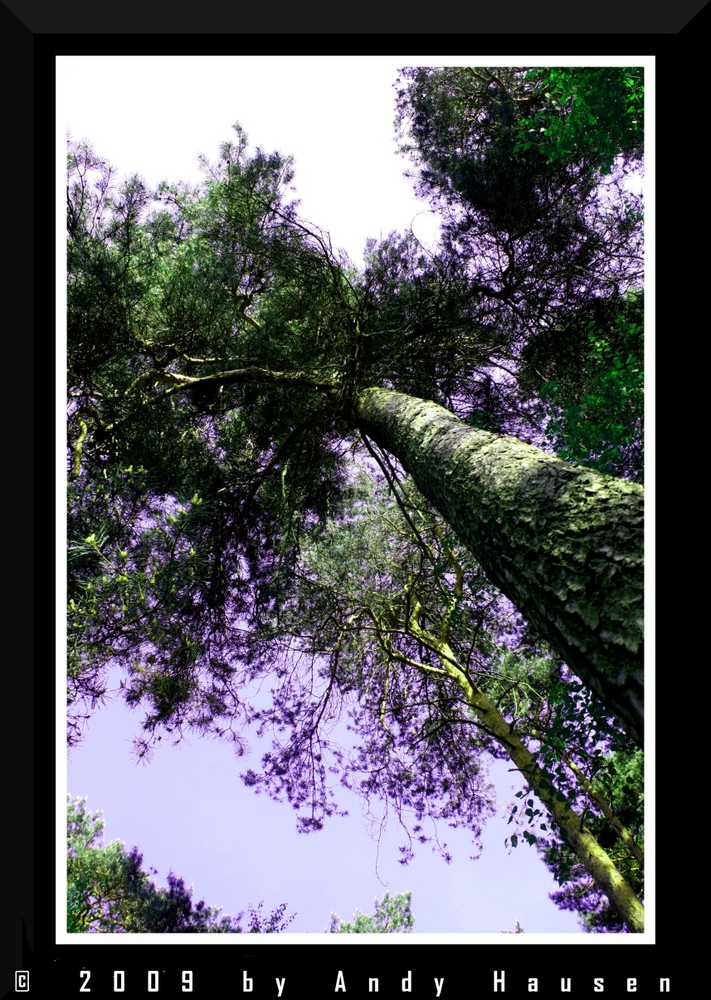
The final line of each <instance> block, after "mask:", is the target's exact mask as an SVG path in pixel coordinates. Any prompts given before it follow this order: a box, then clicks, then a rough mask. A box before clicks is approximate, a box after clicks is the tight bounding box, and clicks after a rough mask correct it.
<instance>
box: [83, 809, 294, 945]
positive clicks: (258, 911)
mask: <svg viewBox="0 0 711 1000" xmlns="http://www.w3.org/2000/svg"><path fill="white" fill-rule="evenodd" d="M67 798H68V801H67V931H68V932H69V933H70V934H78V933H83V934H131V933H133V934H136V933H144V934H204V933H211V934H242V933H245V927H244V926H243V924H242V921H243V920H244V919H245V914H244V913H240V914H238V915H237V916H235V917H230V916H227V915H224V914H223V915H221V910H220V907H216V906H208V905H207V904H206V903H205V901H204V900H202V899H201V900H199V901H198V902H197V903H195V902H193V898H192V895H193V894H192V889H189V888H188V887H187V886H186V885H185V882H184V880H183V879H182V878H179V877H178V876H177V875H175V874H174V873H173V872H168V874H167V879H166V880H167V883H168V884H167V887H165V888H161V887H159V886H156V885H155V883H154V882H153V881H151V876H152V875H156V874H157V872H156V870H155V869H154V868H151V869H150V870H149V871H146V870H145V869H144V868H143V855H142V854H141V853H140V852H139V850H138V848H136V847H133V848H132V849H131V850H130V851H129V850H127V849H126V847H125V845H124V844H123V843H122V842H121V841H119V840H114V841H112V842H111V843H110V844H104V843H103V829H104V820H103V816H102V814H101V813H100V812H90V811H89V810H88V808H87V803H86V799H84V798H71V797H69V796H68V797H67ZM262 906H263V903H259V905H258V906H257V907H254V906H250V907H249V911H248V914H247V918H246V919H247V923H248V925H247V928H246V932H247V933H251V934H270V933H271V934H276V933H278V932H280V931H283V930H284V929H285V928H286V927H287V926H288V925H289V924H290V923H291V921H292V920H293V915H292V916H286V903H281V904H280V905H279V906H277V907H276V908H275V909H274V910H272V912H271V913H270V914H269V915H268V916H267V915H264V914H263V913H262Z"/></svg>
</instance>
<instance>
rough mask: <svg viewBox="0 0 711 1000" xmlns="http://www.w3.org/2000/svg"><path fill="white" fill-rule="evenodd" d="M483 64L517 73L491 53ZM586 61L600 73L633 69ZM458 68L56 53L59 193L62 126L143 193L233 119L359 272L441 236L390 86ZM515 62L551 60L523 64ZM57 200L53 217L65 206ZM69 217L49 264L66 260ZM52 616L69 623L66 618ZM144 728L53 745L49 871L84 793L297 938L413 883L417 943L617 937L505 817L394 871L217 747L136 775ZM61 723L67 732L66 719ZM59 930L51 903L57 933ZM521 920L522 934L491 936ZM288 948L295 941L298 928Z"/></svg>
mask: <svg viewBox="0 0 711 1000" xmlns="http://www.w3.org/2000/svg"><path fill="white" fill-rule="evenodd" d="M482 61H483V62H486V64H487V65H502V64H506V63H509V64H511V63H512V60H511V59H507V58H503V57H502V58H496V57H493V56H487V57H486V59H485V60H482ZM585 61H586V62H587V63H589V64H597V65H600V64H603V63H618V64H619V63H622V62H626V63H627V64H639V63H640V61H643V60H640V59H638V58H636V59H632V58H630V59H627V60H624V59H610V58H602V59H590V60H585ZM462 62H468V63H474V62H476V60H474V59H472V58H471V57H467V58H466V59H462V60H458V59H453V58H452V57H443V58H438V57H437V56H436V55H435V56H431V57H428V58H426V59H423V58H417V59H412V58H408V57H406V56H398V57H394V58H390V57H382V58H380V57H378V58H375V57H304V56H295V57H292V58H284V57H269V56H259V57H244V56H240V57H216V58H215V57H210V58H205V57H198V56H194V57H174V56H160V57H145V56H139V57H133V56H132V57H121V56H110V57H109V56H101V57H87V56H81V57H61V58H58V60H57V109H58V115H57V128H58V134H57V165H58V166H57V176H58V184H59V187H60V190H63V185H64V181H63V175H64V170H65V162H66V160H65V153H66V144H65V137H66V133H67V131H69V132H70V134H71V136H72V137H73V138H74V139H86V140H88V141H89V142H91V144H92V145H93V147H94V149H95V151H96V152H97V153H98V154H100V155H102V156H104V157H106V158H107V159H108V160H109V161H110V162H111V163H112V165H113V166H114V167H115V169H116V171H117V173H118V175H119V176H121V177H123V176H126V175H128V174H131V173H134V172H136V173H139V174H140V175H141V176H143V178H144V180H145V181H146V182H147V183H148V184H149V185H154V184H157V183H158V182H159V181H161V180H168V181H172V182H177V181H198V180H199V179H200V177H201V174H200V171H199V167H198V163H197V159H198V155H199V154H201V153H204V154H205V155H207V157H208V159H211V160H214V159H216V158H217V153H218V148H219V146H220V144H221V143H222V142H224V141H226V140H230V139H232V137H233V132H232V125H233V124H234V123H235V122H239V123H240V124H241V125H242V127H243V128H244V129H245V130H246V132H247V134H248V136H249V139H250V143H251V145H252V147H255V146H257V145H258V146H260V147H262V148H263V149H265V151H267V152H271V151H273V150H278V151H279V152H281V153H285V154H292V155H293V156H294V160H295V180H294V185H295V188H296V191H295V196H296V197H298V198H299V199H300V202H301V205H300V213H301V215H302V217H304V218H306V219H308V220H309V221H311V222H313V223H315V224H316V225H318V226H320V227H321V228H323V229H325V230H327V231H328V232H329V233H330V235H331V238H332V243H333V245H334V247H342V248H344V249H345V250H346V251H347V252H348V254H349V255H350V256H351V258H352V259H353V260H354V262H355V263H357V264H359V263H361V254H362V250H363V247H364V244H365V241H366V239H368V238H369V237H376V238H379V237H381V236H386V235H387V234H388V233H389V232H390V231H392V230H400V231H402V230H404V229H405V228H407V227H409V226H410V225H412V226H413V228H414V231H415V234H416V235H417V236H418V237H419V238H420V239H421V240H423V241H424V242H427V241H429V240H431V239H432V238H433V236H434V233H435V230H436V226H435V224H434V221H433V217H432V216H431V215H430V214H429V212H428V209H427V207H426V205H423V204H420V203H418V202H417V201H416V200H415V198H414V196H413V193H412V186H411V182H410V181H408V180H406V179H404V177H403V173H404V171H405V169H407V167H408V166H409V164H408V163H407V162H406V161H405V160H404V159H403V158H402V157H401V156H399V155H398V154H397V153H396V142H395V136H394V127H393V118H394V90H393V86H392V85H393V83H394V82H395V79H396V75H397V70H398V68H399V67H401V66H404V65H414V64H418V63H419V64H427V65H443V64H447V65H455V64H459V63H462ZM515 62H516V63H518V64H526V65H535V64H545V65H552V64H554V63H555V62H561V61H560V60H553V59H548V60H547V59H546V58H544V57H534V58H523V57H522V58H520V59H517V60H516V61H515ZM564 62H565V63H566V64H568V65H569V64H571V63H580V62H582V60H580V59H568V60H565V61H564ZM59 204H60V211H61V205H62V198H61V197H60V198H59ZM62 223H63V220H62ZM62 223H60V225H59V227H58V231H59V236H58V240H59V245H60V247H61V249H60V252H59V254H58V259H59V260H62V259H63V254H64V249H63V242H62V241H63V239H64V237H63V235H62V232H63V225H62ZM59 285H60V286H61V285H62V282H61V281H60V282H59ZM60 294H61V292H60ZM59 315H62V312H61V310H60V311H59ZM61 342H62V341H61V331H60V344H61ZM62 461H63V460H62ZM62 468H63V466H62ZM61 475H62V476H63V472H62V473H61ZM60 521H61V515H60ZM61 531H62V529H61V527H60V531H59V538H60V539H61V538H62V533H61ZM60 593H61V587H60ZM59 617H60V620H62V618H63V609H62V611H60V615H59ZM62 645H63V644H62V643H61V642H60V643H59V648H62ZM60 711H61V709H60ZM137 725H138V719H137V718H136V717H135V716H132V715H130V713H128V710H126V709H121V708H120V707H117V706H115V707H112V708H110V709H106V710H102V711H100V712H98V713H97V715H96V717H95V721H94V724H93V725H92V726H91V727H90V729H89V734H88V737H87V740H86V742H85V744H84V745H83V746H82V747H80V748H79V749H78V750H77V751H75V752H74V754H73V755H72V758H71V760H70V763H69V767H68V784H67V775H66V774H65V772H64V767H63V763H62V761H63V749H62V747H60V749H59V753H58V759H59V761H60V765H59V775H58V818H57V831H58V842H59V846H58V861H59V864H58V870H61V867H62V865H63V856H64V846H63V843H62V836H63V829H64V790H65V787H66V788H67V790H68V791H69V792H70V794H72V795H87V796H88V804H89V807H90V808H91V809H101V810H102V811H103V812H104V814H105V818H106V824H107V826H106V834H107V840H112V839H121V840H124V841H125V842H126V844H127V846H129V847H131V846H133V845H134V844H135V845H136V846H137V847H138V848H139V850H141V851H142V852H143V854H144V867H148V866H154V867H156V868H157V869H158V870H159V875H158V876H157V881H159V882H164V879H165V875H166V874H167V872H168V871H169V870H173V871H175V873H176V874H177V875H179V876H181V877H183V878H184V879H185V881H186V883H187V884H188V885H190V884H193V885H194V887H195V897H194V898H195V899H198V898H204V899H205V900H206V902H208V903H210V904H213V905H221V906H222V907H223V909H224V911H225V912H226V913H230V914H234V913H236V912H238V911H239V910H240V909H245V908H246V906H247V905H248V904H249V903H254V904H256V903H258V902H259V901H260V900H262V899H264V900H265V910H266V911H267V912H269V911H270V910H271V909H272V907H274V906H275V905H277V904H278V903H280V902H282V901H285V902H287V903H288V911H289V912H293V911H294V910H296V911H298V913H299V915H300V916H299V919H298V921H297V922H295V924H294V925H292V928H290V931H292V930H293V931H294V932H302V931H303V932H305V931H311V932H318V931H320V930H322V929H324V928H325V927H326V926H327V924H328V920H329V915H330V913H331V912H332V911H334V912H336V913H338V914H339V916H341V917H342V918H343V919H350V918H351V917H352V915H353V913H354V911H355V910H356V909H360V910H361V911H362V912H372V910H373V903H374V900H375V898H380V897H381V896H382V895H383V894H384V893H385V891H389V892H390V893H391V894H395V893H397V892H401V891H405V890H409V889H412V890H413V912H414V914H415V929H416V931H417V932H420V933H417V934H416V935H415V939H417V940H419V941H425V940H433V941H441V940H442V938H441V936H440V937H437V936H434V937H431V938H430V937H429V936H428V934H429V932H430V931H437V930H445V931H447V932H448V933H447V937H446V940H447V941H450V940H455V937H454V935H456V934H481V933H483V932H484V931H490V932H492V934H493V937H492V938H491V939H490V940H493V941H494V942H495V943H508V942H511V943H535V941H536V940H537V939H538V934H536V933H535V932H540V933H541V934H542V935H543V936H542V938H540V939H541V940H544V941H546V942H547V943H555V942H560V941H565V940H567V941H571V937H570V935H571V934H574V935H575V937H574V940H575V942H576V943H581V942H582V943H595V942H596V941H597V942H600V943H602V941H601V938H602V939H604V941H605V942H606V943H610V940H611V937H612V936H610V935H580V936H578V935H579V925H578V923H577V919H576V918H575V916H574V915H572V914H570V913H563V912H562V911H560V910H558V909H557V908H556V907H555V906H554V905H553V903H551V902H550V901H549V900H548V899H547V892H548V891H551V890H552V889H554V888H555V886H554V884H553V882H552V880H551V879H550V876H549V875H548V873H547V871H546V869H545V867H544V865H543V863H542V862H541V861H539V860H538V858H537V856H536V855H535V852H534V851H533V850H532V849H530V848H528V846H527V845H523V846H521V847H519V848H518V849H517V850H516V851H514V852H513V853H512V854H510V855H509V854H508V853H507V851H506V850H505V848H504V847H503V840H504V837H505V836H507V834H509V833H510V832H512V829H513V828H512V827H508V828H506V827H505V819H504V821H503V823H502V822H501V821H499V822H497V823H490V824H489V830H488V832H487V833H486V837H485V843H486V847H485V851H484V854H483V855H482V858H481V860H480V861H478V862H469V861H468V860H467V858H468V855H469V853H470V851H469V838H468V836H467V835H466V833H464V832H457V831H450V830H446V835H447V840H448V841H449V843H450V844H452V845H456V848H455V861H454V862H453V864H452V865H450V866H445V865H444V863H443V862H442V861H440V860H439V859H438V858H436V857H434V856H430V855H429V854H428V853H427V852H428V849H425V850H424V851H420V852H418V856H417V858H416V861H415V862H413V863H412V864H411V865H410V866H408V867H406V868H400V867H399V866H398V865H397V864H396V863H395V861H394V856H395V854H396V853H397V851H396V846H397V844H398V843H401V842H402V838H401V837H400V838H399V837H398V836H397V835H396V834H395V833H393V834H392V835H391V834H388V836H387V837H386V838H385V841H384V843H383V845H382V846H381V849H380V854H379V856H378V849H377V845H376V843H375V842H374V840H372V839H371V838H370V837H369V836H368V833H367V831H366V829H365V824H364V822H363V820H362V817H361V815H360V807H359V806H358V804H357V803H356V806H355V809H354V811H353V815H351V816H350V817H349V818H348V819H347V820H342V819H338V818H335V819H333V820H331V821H330V823H328V824H327V829H326V830H325V831H323V832H322V833H320V834H315V835H311V836H300V837H298V836H297V835H296V834H295V833H294V816H293V814H292V811H291V809H290V808H289V807H288V805H286V804H279V805H277V804H274V803H271V802H269V801H267V800H265V799H264V798H263V797H262V798H259V799H258V798H256V797H255V796H254V794H253V792H250V791H248V790H246V789H243V788H242V785H241V782H240V781H239V778H238V773H237V766H236V764H235V760H234V758H233V757H232V755H231V752H230V750H229V748H228V747H227V746H226V745H225V746H223V745H221V744H217V743H207V742H205V741H199V740H197V739H194V740H192V741H191V743H190V745H187V746H184V747H182V748H181V749H180V750H179V751H173V750H169V749H168V748H167V747H165V750H164V751H163V752H161V753H159V754H157V756H156V759H155V760H154V761H153V762H152V763H151V764H149V765H147V766H140V767H139V766H137V765H136V763H135V761H134V759H133V758H132V756H131V754H130V747H129V741H130V738H131V736H132V734H133V733H134V732H135V730H136V728H137ZM58 728H59V731H60V736H61V733H62V732H63V724H62V725H60V726H59V727H58ZM516 787H518V785H517V786H516ZM510 797H511V793H510V792H509V793H508V794H506V798H507V799H508V798H510ZM376 866H378V872H379V875H378V874H376ZM379 876H380V878H379ZM381 879H383V880H384V881H381ZM63 920H64V910H63V894H61V893H60V894H59V903H58V927H60V928H61V927H62V926H63ZM516 920H519V921H520V922H521V924H522V925H523V926H524V928H525V929H526V931H527V933H526V934H525V935H522V936H511V935H501V934H499V933H498V932H499V931H500V930H501V929H503V928H512V927H513V926H514V923H515V921H516ZM421 934H422V936H421ZM560 935H565V937H561V936H560ZM288 936H289V937H290V938H292V939H293V940H294V941H295V942H298V941H302V940H304V938H303V937H302V936H301V933H294V934H289V935H288ZM410 937H412V936H410ZM115 938H117V939H121V936H120V935H117V936H115ZM132 938H133V940H135V937H134V936H132ZM641 938H645V939H648V938H647V935H644V936H640V939H641ZM640 939H637V940H638V941H639V943H642V940H640ZM59 940H67V941H70V940H71V939H69V938H62V937H60V938H59ZM75 940H76V939H75ZM124 940H125V939H124ZM280 940H283V937H281V936H280ZM309 940H313V936H311V937H310V938H309ZM320 940H324V939H323V938H320ZM326 940H328V939H326ZM330 940H331V941H333V942H334V943H335V942H336V941H337V940H338V939H336V938H331V939H330ZM476 940H483V938H480V937H477V938H476ZM627 940H629V938H627ZM342 941H343V939H341V943H342ZM85 942H86V939H84V943H85ZM116 943H118V941H117V942H116ZM175 943H177V941H176V942H175ZM413 943H414V939H413Z"/></svg>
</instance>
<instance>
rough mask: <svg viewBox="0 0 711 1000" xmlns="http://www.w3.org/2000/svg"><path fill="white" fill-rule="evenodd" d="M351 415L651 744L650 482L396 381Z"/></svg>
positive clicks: (634, 732) (575, 667) (357, 404)
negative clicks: (603, 468) (576, 462)
mask: <svg viewBox="0 0 711 1000" xmlns="http://www.w3.org/2000/svg"><path fill="white" fill-rule="evenodd" d="M352 416H353V419H354V422H355V423H356V425H357V426H358V427H359V429H361V430H362V431H364V432H365V433H366V434H367V435H368V436H369V437H371V438H372V439H373V440H374V441H375V442H376V443H377V444H379V445H380V446H381V447H382V448H384V449H385V450H386V451H389V452H390V453H391V454H392V455H394V456H395V457H396V458H397V459H398V460H399V461H400V462H401V463H402V465H403V466H404V468H405V469H406V470H407V471H408V472H409V473H410V475H411V476H412V478H413V479H414V481H415V483H416V484H417V487H418V489H419V490H420V492H421V493H422V494H423V495H424V496H425V497H427V499H428V500H430V502H431V503H432V504H434V506H435V507H436V508H437V510H439V512H440V513H441V514H442V515H443V517H445V518H446V520H447V521H448V522H449V524H450V525H451V526H452V528H453V529H454V530H455V531H456V533H457V535H458V536H459V538H460V540H461V541H462V543H463V544H464V545H466V546H467V547H468V548H469V550H470V551H471V553H472V554H473V555H474V556H475V558H476V559H477V560H478V561H479V563H480V564H481V566H482V568H483V569H484V571H485V572H486V573H487V575H488V576H489V578H490V579H491V580H492V582H493V583H495V584H496V585H497V586H498V587H499V588H500V590H501V591H502V592H503V593H504V594H506V596H507V597H508V598H509V599H510V600H511V601H512V602H513V603H514V605H515V606H516V607H517V608H518V609H519V611H520V612H521V614H522V615H523V617H524V618H526V619H527V620H528V621H529V622H530V623H531V624H532V625H534V626H535V627H536V628H537V629H538V630H539V631H540V634H541V635H542V636H543V637H544V638H545V639H547V641H548V642H549V643H550V644H551V646H552V647H553V648H554V649H555V650H557V651H558V652H559V653H560V655H561V656H562V657H563V659H564V660H565V662H566V663H567V665H568V666H569V667H570V669H571V670H572V671H573V672H574V673H575V674H576V675H577V676H578V677H579V678H580V679H581V680H582V681H583V683H584V684H586V685H587V686H588V687H590V688H591V689H592V690H593V691H594V692H595V694H596V695H597V696H598V698H600V700H601V701H602V703H603V705H605V707H606V708H607V709H608V710H609V712H610V713H611V715H614V716H615V718H616V719H617V721H618V722H619V724H620V725H621V726H622V728H623V729H624V730H625V732H626V733H628V735H629V736H630V737H632V738H633V739H634V740H635V741H636V742H637V743H638V744H639V745H642V744H643V718H644V711H643V702H644V657H643V638H644V637H643V611H644V566H643V557H644V490H643V488H642V487H641V486H639V485H638V484H635V483H629V482H626V481H625V480H621V479H616V478H613V477H608V476H603V475H600V474H599V473H596V472H593V471H591V470H589V469H582V468H577V467H574V466H571V465H568V464H567V463H566V462H563V461H561V460H560V459H557V458H555V457H553V456H551V455H548V454H546V453H545V452H543V451H541V450H540V449H539V448H536V447H534V446H532V445H529V444H526V443H525V442H523V441H520V440H518V439H517V438H513V437H501V436H499V435H496V434H491V433H490V432H488V431H483V430H477V429H475V428H471V427H469V426H467V425H466V424H465V423H463V422H462V421H461V420H459V419H458V418H457V417H455V416H454V415H453V414H452V413H450V412H449V410H446V409H444V407H441V406H438V405H437V404H436V403H432V402H428V401H426V400H422V399H415V398H413V397H412V396H407V395H403V394H402V393H398V392H393V391H391V390H388V389H379V388H371V389H365V390H363V391H362V392H360V393H358V394H357V396H356V397H355V399H354V401H353V412H352Z"/></svg>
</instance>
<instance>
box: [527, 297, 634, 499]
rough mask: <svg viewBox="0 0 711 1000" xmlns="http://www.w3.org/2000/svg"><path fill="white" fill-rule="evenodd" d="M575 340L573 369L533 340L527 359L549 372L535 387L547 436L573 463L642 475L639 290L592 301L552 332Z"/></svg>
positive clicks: (555, 341)
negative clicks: (602, 302) (610, 301)
mask: <svg viewBox="0 0 711 1000" xmlns="http://www.w3.org/2000/svg"><path fill="white" fill-rule="evenodd" d="M564 338H566V339H567V338H570V339H571V340H573V341H574V343H576V344H577V345H578V346H577V350H576V354H577V356H578V358H579V366H578V370H577V373H576V372H572V373H571V372H570V371H569V369H567V368H565V367H564V366H563V364H562V363H561V362H560V360H558V359H555V357H554V356H553V355H552V350H551V347H547V348H546V350H547V352H548V354H547V357H548V359H549V360H548V361H546V359H545V357H544V356H543V355H542V353H541V350H540V348H541V347H542V345H541V344H540V342H539V344H538V345H537V346H536V348H535V349H531V350H529V355H528V356H529V359H533V358H534V357H536V355H537V357H536V360H535V363H536V364H537V365H540V367H542V368H543V370H544V371H545V370H547V371H548V372H549V373H550V374H551V375H552V376H553V377H552V378H549V379H548V380H545V381H543V382H542V384H541V385H540V388H539V392H540V396H541V400H542V402H543V404H544V408H545V413H546V414H547V425H546V436H547V438H548V440H549V441H550V442H551V444H552V446H553V447H554V449H555V451H556V452H557V453H558V454H559V455H560V456H561V458H564V459H566V461H569V462H573V463H575V464H581V465H587V466H589V467H590V468H593V469H596V470H597V471H598V472H604V473H608V474H611V475H616V476H623V477H625V478H629V479H633V480H636V481H639V482H641V481H642V480H643V475H644V463H643V432H642V428H643V421H644V344H643V302H642V297H641V296H632V297H628V298H627V299H626V300H625V301H623V302H621V303H619V304H618V305H617V306H616V307H615V308H614V309H613V308H612V307H609V306H608V307H607V308H603V307H598V308H597V309H596V310H594V311H593V312H592V313H590V312H586V313H582V314H581V315H579V316H577V317H573V318H572V319H571V322H570V324H569V325H568V326H567V328H565V329H563V330H561V331H560V333H559V334H557V335H555V336H554V337H553V338H552V348H553V349H555V346H554V345H556V344H560V343H561V341H562V340H563V339H564Z"/></svg>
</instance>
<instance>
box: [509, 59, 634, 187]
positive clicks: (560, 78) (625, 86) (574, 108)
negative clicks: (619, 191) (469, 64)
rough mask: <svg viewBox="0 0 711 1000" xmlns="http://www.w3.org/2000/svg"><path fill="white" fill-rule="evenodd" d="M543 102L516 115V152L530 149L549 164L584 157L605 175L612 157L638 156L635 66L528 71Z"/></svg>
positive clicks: (528, 76)
mask: <svg viewBox="0 0 711 1000" xmlns="http://www.w3.org/2000/svg"><path fill="white" fill-rule="evenodd" d="M526 81H527V83H528V84H529V85H530V86H532V87H533V91H534V93H535V94H537V95H543V100H544V104H543V106H542V107H540V106H539V107H538V109H537V110H535V112H534V113H533V114H531V115H530V116H526V117H522V118H521V121H520V125H519V128H520V130H521V131H522V133H523V135H522V137H521V138H520V139H519V141H518V142H517V143H516V145H515V147H514V151H515V152H516V153H517V154H527V153H529V152H530V151H531V150H532V149H536V150H537V151H538V152H539V153H541V154H542V155H543V156H544V157H545V158H546V160H548V161H549V162H551V163H555V162H559V161H565V160H571V159H573V158H580V157H586V158H587V159H588V160H589V162H590V164H591V167H592V168H593V169H595V170H599V171H600V173H601V174H609V173H610V172H611V170H612V167H613V163H614V161H615V158H616V157H618V156H626V157H631V158H638V157H640V156H641V154H642V148H643V136H644V71H643V70H642V69H641V68H639V67H616V66H613V67H605V68H584V67H573V68H566V67H555V68H552V69H544V68H538V69H531V70H529V71H528V72H527V73H526Z"/></svg>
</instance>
